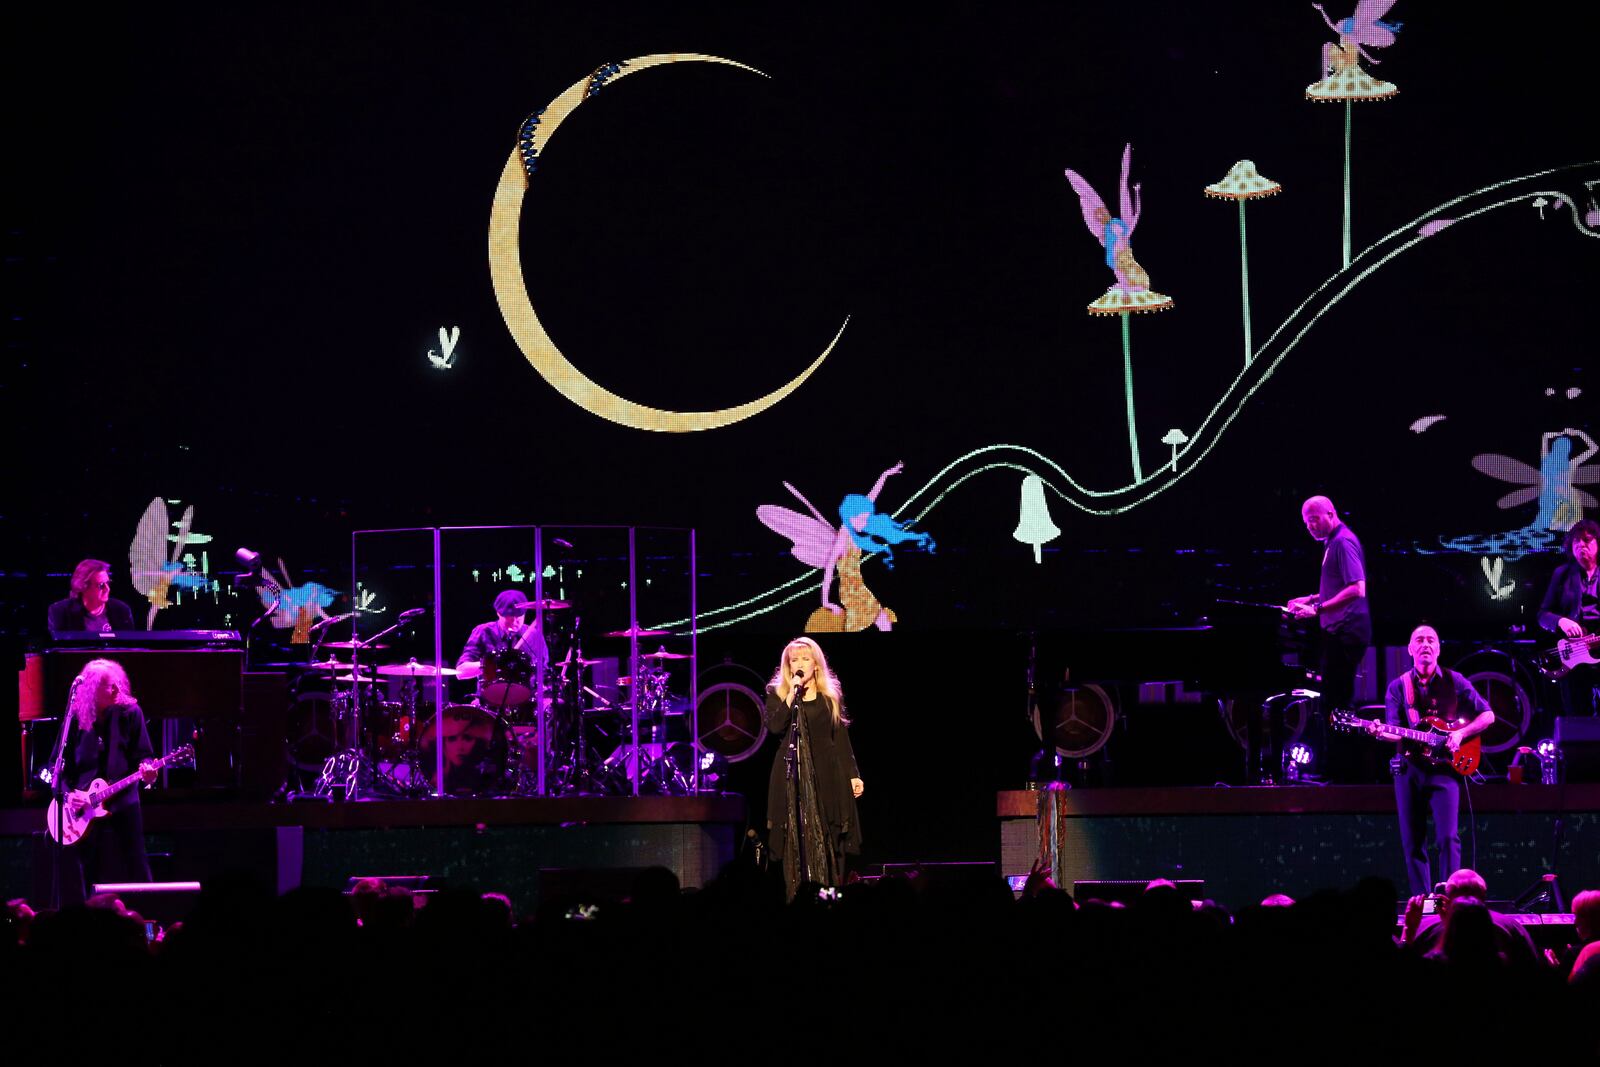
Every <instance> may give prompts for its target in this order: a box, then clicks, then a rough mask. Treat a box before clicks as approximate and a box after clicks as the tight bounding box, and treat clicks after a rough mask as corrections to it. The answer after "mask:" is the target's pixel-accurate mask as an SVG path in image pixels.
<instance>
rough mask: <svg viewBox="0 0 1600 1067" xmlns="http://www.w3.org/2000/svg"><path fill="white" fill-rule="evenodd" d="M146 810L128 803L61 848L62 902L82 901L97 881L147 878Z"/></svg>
mask: <svg viewBox="0 0 1600 1067" xmlns="http://www.w3.org/2000/svg"><path fill="white" fill-rule="evenodd" d="M148 881H150V858H149V856H148V855H147V854H146V853H145V849H144V812H143V811H142V810H141V809H140V807H139V805H138V804H129V805H128V806H127V807H125V808H123V809H122V810H121V811H114V812H112V813H111V814H109V815H107V816H105V817H104V818H101V819H96V820H95V821H94V822H93V823H91V824H90V825H89V831H88V833H86V834H84V835H83V837H82V838H80V839H79V840H78V843H77V844H76V845H69V846H67V847H66V848H64V849H62V850H61V906H62V907H66V906H68V905H70V904H82V903H83V902H84V901H85V900H87V899H88V896H89V887H91V886H93V885H94V884H95V883H97V882H148Z"/></svg>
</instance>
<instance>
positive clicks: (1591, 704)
mask: <svg viewBox="0 0 1600 1067" xmlns="http://www.w3.org/2000/svg"><path fill="white" fill-rule="evenodd" d="M1556 685H1557V687H1558V688H1559V689H1560V691H1561V714H1563V715H1593V714H1594V713H1595V699H1594V687H1595V686H1597V685H1600V667H1589V666H1583V667H1574V668H1573V669H1572V670H1570V671H1568V672H1567V675H1566V677H1564V678H1562V679H1561V681H1559V682H1557V683H1556Z"/></svg>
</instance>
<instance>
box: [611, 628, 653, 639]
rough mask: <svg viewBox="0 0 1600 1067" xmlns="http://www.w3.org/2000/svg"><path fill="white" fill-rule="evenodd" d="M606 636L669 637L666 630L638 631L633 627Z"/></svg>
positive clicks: (614, 631) (613, 631)
mask: <svg viewBox="0 0 1600 1067" xmlns="http://www.w3.org/2000/svg"><path fill="white" fill-rule="evenodd" d="M606 636H607V637H666V636H667V631H665V630H637V629H634V628H633V627H631V626H630V627H628V628H627V629H626V630H612V631H611V632H610V633H608V634H606Z"/></svg>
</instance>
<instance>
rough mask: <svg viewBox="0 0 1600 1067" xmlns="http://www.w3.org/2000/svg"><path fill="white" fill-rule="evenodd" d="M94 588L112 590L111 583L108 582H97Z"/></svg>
mask: <svg viewBox="0 0 1600 1067" xmlns="http://www.w3.org/2000/svg"><path fill="white" fill-rule="evenodd" d="M94 587H95V588H96V589H110V588H111V583H110V582H108V581H107V582H95V583H94Z"/></svg>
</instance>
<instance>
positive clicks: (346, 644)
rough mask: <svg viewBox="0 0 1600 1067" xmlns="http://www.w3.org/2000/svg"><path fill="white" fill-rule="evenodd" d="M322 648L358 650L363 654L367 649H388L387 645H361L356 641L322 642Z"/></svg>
mask: <svg viewBox="0 0 1600 1067" xmlns="http://www.w3.org/2000/svg"><path fill="white" fill-rule="evenodd" d="M322 647H323V648H359V649H360V650H361V651H363V652H365V651H367V649H369V648H388V647H389V646H388V645H363V644H361V643H360V642H358V641H324V642H322Z"/></svg>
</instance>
